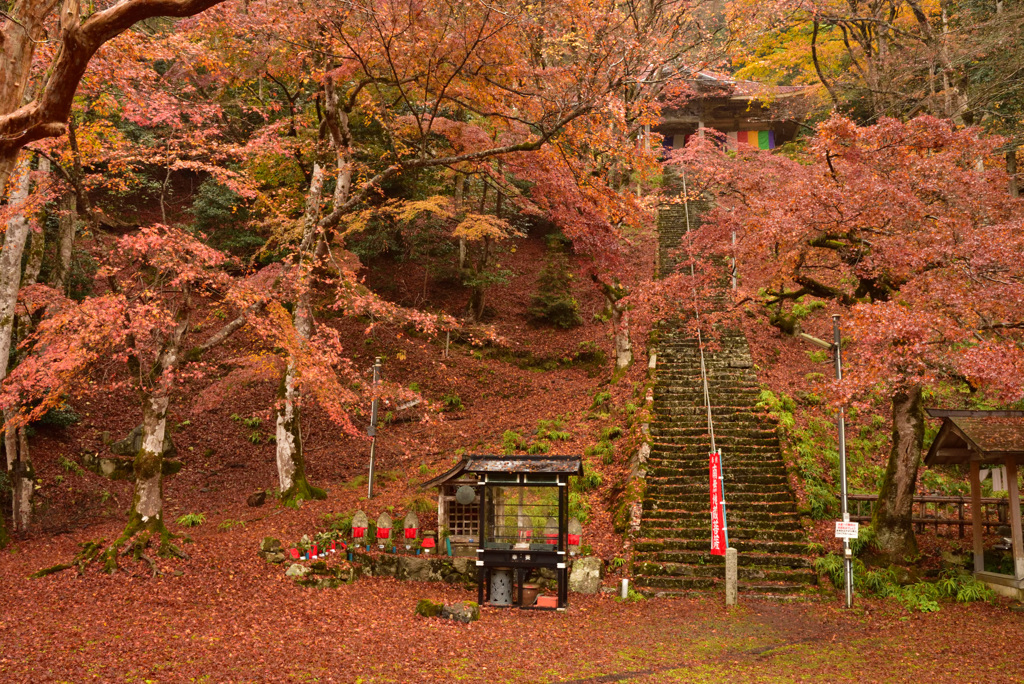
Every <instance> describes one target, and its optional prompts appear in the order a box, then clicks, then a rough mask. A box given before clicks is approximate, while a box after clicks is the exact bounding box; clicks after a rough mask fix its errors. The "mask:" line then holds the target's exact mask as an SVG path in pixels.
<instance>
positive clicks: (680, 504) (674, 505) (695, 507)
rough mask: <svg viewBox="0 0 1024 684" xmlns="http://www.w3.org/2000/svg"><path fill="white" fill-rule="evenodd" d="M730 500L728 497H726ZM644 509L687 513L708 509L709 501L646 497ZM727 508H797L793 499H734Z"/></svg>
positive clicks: (773, 510)
mask: <svg viewBox="0 0 1024 684" xmlns="http://www.w3.org/2000/svg"><path fill="white" fill-rule="evenodd" d="M726 501H728V499H726ZM643 506H644V508H643V510H644V511H656V510H659V509H669V510H674V511H682V512H686V513H699V512H700V511H702V510H707V506H708V502H707V501H703V500H702V501H679V500H675V499H672V500H666V501H660V500H658V499H651V498H646V499H644V502H643ZM727 510H729V511H735V512H737V513H739V512H743V513H750V512H756V511H761V512H771V513H788V512H790V511H795V510H796V504H795V503H793V502H791V501H772V502H767V503H765V502H756V503H754V502H749V501H734V502H729V503H728V504H727Z"/></svg>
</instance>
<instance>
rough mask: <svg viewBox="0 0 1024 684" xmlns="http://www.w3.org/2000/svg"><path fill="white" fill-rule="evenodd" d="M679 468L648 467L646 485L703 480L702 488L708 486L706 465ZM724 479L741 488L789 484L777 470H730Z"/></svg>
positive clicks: (698, 481)
mask: <svg viewBox="0 0 1024 684" xmlns="http://www.w3.org/2000/svg"><path fill="white" fill-rule="evenodd" d="M680 470H681V469H680V468H672V467H670V466H660V465H659V466H656V467H653V468H648V470H647V483H648V485H652V484H654V485H659V486H661V485H665V486H668V485H690V484H697V483H701V482H703V484H704V489H707V488H708V469H707V467H705V468H703V469H701V468H693V469H692V472H689V473H681V472H680ZM726 481H727V482H729V483H731V484H734V485H737V486H739V488H740V489H741V490H742V489H755V488H760V487H773V486H777V485H786V486H788V485H789V478H787V477H786V476H785V475H784V474H782V473H778V472H768V473H764V472H759V471H756V470H750V469H747V470H744V471H743V472H742V473H741V474H737V473H735V472H732V471H730V472H729V473H726Z"/></svg>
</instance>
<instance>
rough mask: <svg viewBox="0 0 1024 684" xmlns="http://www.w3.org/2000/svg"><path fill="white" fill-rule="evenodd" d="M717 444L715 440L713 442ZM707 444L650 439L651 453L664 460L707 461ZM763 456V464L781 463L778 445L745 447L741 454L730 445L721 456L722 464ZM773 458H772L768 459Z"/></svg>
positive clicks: (692, 441)
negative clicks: (742, 457) (673, 458)
mask: <svg viewBox="0 0 1024 684" xmlns="http://www.w3.org/2000/svg"><path fill="white" fill-rule="evenodd" d="M715 441H716V442H717V440H715ZM707 446H708V445H707V444H705V443H702V442H700V440H688V439H671V440H670V439H661V438H655V436H654V435H652V438H651V453H652V455H653V454H658V455H659V456H662V457H665V458H671V457H677V458H678V459H679V460H681V461H686V460H688V459H692V458H693V457H695V456H700V457H702V458H704V459H705V460H707V457H708V448H707ZM722 450H723V451H724V450H725V446H724V445H722ZM762 454H763V455H765V456H768V457H769V458H765V459H764V460H765V462H772V461H774V462H778V463H782V462H783V461H782V456H781V454H780V449H779V446H778V443H776V444H774V445H764V444H762V445H756V446H755V445H746V446H744V447H743V450H742V452H741V451H740V447H739V445H737V444H733V445H732V449H730V450H729V451H728V452H727V453H725V454H723V457H724V459H726V460H725V461H723V463H724V462H727V461H731V462H733V463H735V462H736V461H737V459H738V458H739V457H740V456H741V455H750V456H754V455H762ZM770 457H774V458H770Z"/></svg>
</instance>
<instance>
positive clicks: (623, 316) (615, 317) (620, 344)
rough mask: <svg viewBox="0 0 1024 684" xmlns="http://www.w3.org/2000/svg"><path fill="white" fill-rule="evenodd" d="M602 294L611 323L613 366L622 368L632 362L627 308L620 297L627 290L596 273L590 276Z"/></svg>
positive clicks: (626, 293) (624, 294)
mask: <svg viewBox="0 0 1024 684" xmlns="http://www.w3.org/2000/svg"><path fill="white" fill-rule="evenodd" d="M591 278H592V279H593V281H594V282H595V283H596V284H597V285H598V287H600V288H601V293H602V294H603V295H604V301H605V314H606V315H607V316H608V319H609V320H610V321H611V324H612V339H613V341H614V344H615V368H616V370H622V369H623V368H626V367H628V366H629V364H631V363H633V343H632V341H631V340H630V337H629V309H628V308H627V307H626V306H624V305H623V303H622V299H623V298H624V297H625V296H626V295H628V294H629V291H628V290H627V289H626V288H625V287H623V286H622V285H620V284H619V282H618V280H616V281H614V282H612V283H606V282H605V281H603V280H601V279H600V278H599V277H598V276H597V275H593V276H591Z"/></svg>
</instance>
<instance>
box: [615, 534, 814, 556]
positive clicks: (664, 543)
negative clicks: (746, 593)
mask: <svg viewBox="0 0 1024 684" xmlns="http://www.w3.org/2000/svg"><path fill="white" fill-rule="evenodd" d="M709 544H710V539H709V538H708V537H704V538H703V539H668V538H666V539H643V540H641V541H638V542H637V543H636V544H635V545H634V546H633V548H634V549H635V550H636V551H638V552H639V551H672V550H680V551H707V550H708V548H709ZM729 545H730V546H732V547H735V548H736V550H737V551H738V552H739V553H741V554H742V553H781V554H786V555H797V556H800V555H806V554H807V553H808V549H807V544H806V542H802V541H801V542H787V541H764V540H759V539H737V540H735V542H734V541H733V540H732V539H731V538H730V539H729Z"/></svg>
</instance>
